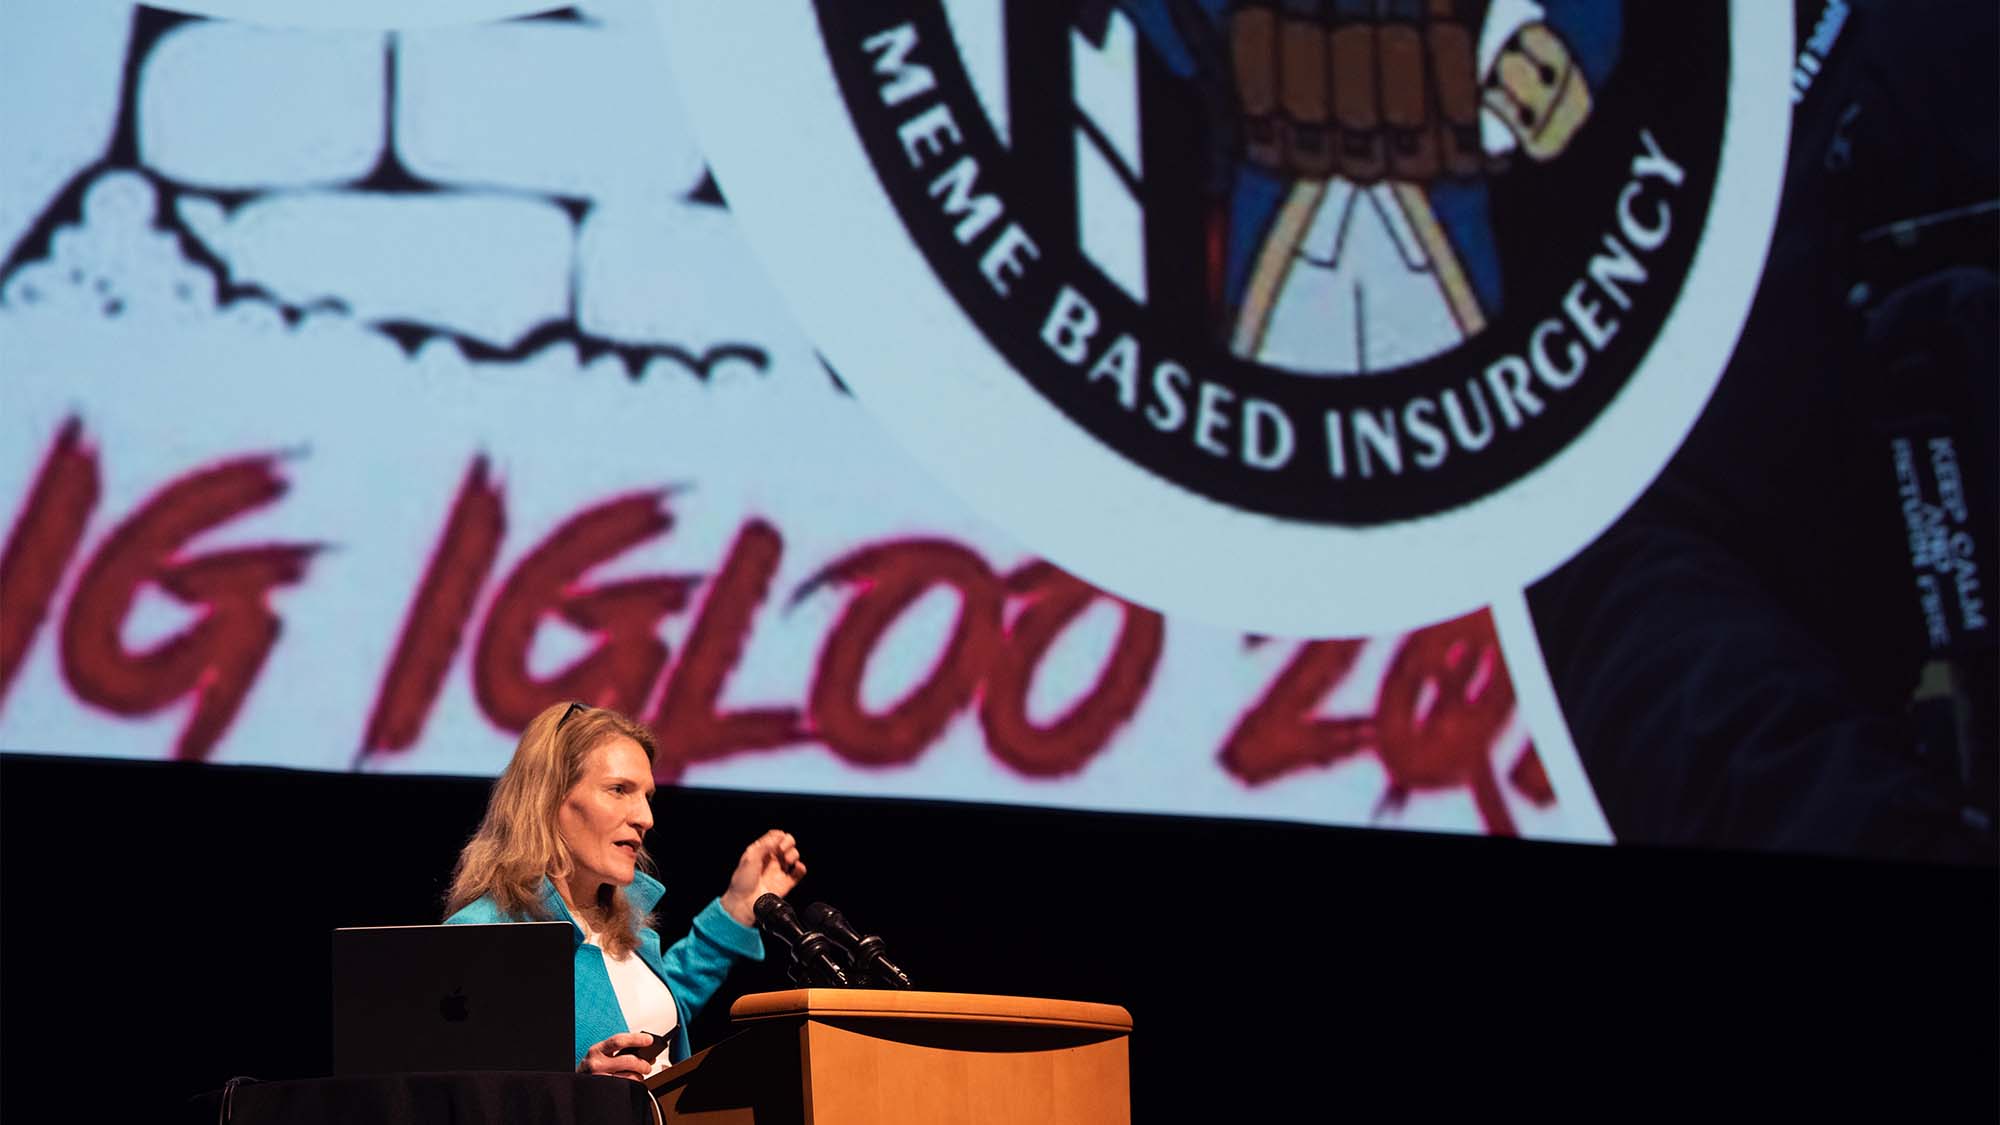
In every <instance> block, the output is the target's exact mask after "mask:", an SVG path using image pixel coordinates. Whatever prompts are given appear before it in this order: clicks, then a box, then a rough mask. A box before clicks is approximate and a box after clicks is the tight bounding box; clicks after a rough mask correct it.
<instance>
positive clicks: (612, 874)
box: [556, 736, 653, 887]
mask: <svg viewBox="0 0 2000 1125" xmlns="http://www.w3.org/2000/svg"><path fill="white" fill-rule="evenodd" d="M652 796H653V763H651V762H650V761H648V760H647V759H646V752H645V751H644V750H643V749H641V748H640V747H639V744H638V743H636V742H634V741H632V740H631V739H629V738H625V737H622V736H619V737H613V738H609V739H606V740H605V741H604V742H601V743H599V744H598V745H597V746H596V747H595V748H594V749H592V750H591V751H590V754H589V756H588V757H587V758H585V759H584V764H583V776H582V777H580V778H578V779H577V782H576V785H574V786H573V787H571V789H570V791H569V793H568V794H567V795H565V796H564V797H563V802H562V807H561V808H559V809H558V810H557V811H556V830H557V831H558V832H560V833H561V834H562V838H563V843H565V844H567V845H568V846H569V852H570V856H571V857H572V858H573V859H574V861H575V863H576V868H577V871H576V873H577V874H578V875H582V876H585V877H586V878H588V879H590V880H591V881H592V886H593V887H594V885H595V884H596V883H610V884H612V885H613V886H619V887H622V886H625V885H627V884H628V883H630V882H631V881H632V877H633V874H634V873H635V872H636V871H637V870H638V863H639V846H640V844H641V843H643V842H644V840H645V836H646V832H647V830H648V829H650V828H652V827H653V805H652Z"/></svg>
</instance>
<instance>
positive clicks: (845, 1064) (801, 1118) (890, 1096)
mask: <svg viewBox="0 0 2000 1125" xmlns="http://www.w3.org/2000/svg"><path fill="white" fill-rule="evenodd" d="M729 1015H730V1018H731V1019H732V1020H733V1021H734V1022H735V1023H736V1025H737V1026H738V1027H740V1028H741V1029H742V1030H740V1031H738V1032H737V1033H736V1034H734V1035H732V1036H730V1037H729V1038H728V1039H725V1040H723V1041H722V1042H720V1043H717V1044H716V1045H715V1046H713V1047H710V1048H708V1049H707V1050H704V1051H697V1052H695V1054H694V1055H692V1056H691V1057H689V1058H688V1059H687V1060H686V1061H685V1062H682V1063H680V1064H678V1065H676V1066H674V1067H672V1068H670V1069H668V1070H664V1071H661V1072H660V1073H659V1074H657V1075H655V1076H654V1077H653V1078H652V1079H650V1080H649V1081H648V1082H647V1083H646V1084H647V1085H648V1086H649V1087H651V1088H652V1090H653V1093H654V1095H655V1096H656V1097H657V1098H658V1099H659V1103H660V1109H661V1111H662V1113H663V1115H664V1116H665V1117H666V1119H667V1120H668V1121H682V1122H700V1123H702V1125H725V1123H727V1125H750V1123H752V1122H754V1123H755V1125H776V1123H799V1125H904V1123H908V1125H918V1123H922V1125H975V1123H977V1125H983V1123H986V1122H1022V1121H1026V1122H1033V1123H1034V1125H1071V1123H1076V1125H1086V1123H1087V1125H1110V1123H1123V1122H1129V1121H1130V1120H1131V1119H1132V1099H1131V1091H1130V1089H1129V1086H1128V1081H1129V1079H1128V1065H1127V1061H1126V1037H1127V1036H1128V1035H1129V1034H1130V1033H1131V1031H1132V1016H1131V1014H1130V1013H1128V1012H1126V1011H1125V1009H1123V1008H1120V1007H1118V1006H1116V1005H1112V1004H1084V1003H1078V1002H1075V1001H1070V1000H1036V999H1031V998H1028V997H1025V996H976V995H970V994H966V993H958V992H894V991H886V990H884V991H876V990H872V989H850V988H801V989H794V990H792V991H789V992H761V993H757V994H755V995H751V996H745V997H743V998H742V999H740V1000H738V1001H736V1003H735V1004H733V1005H731V1006H730V1009H729Z"/></svg>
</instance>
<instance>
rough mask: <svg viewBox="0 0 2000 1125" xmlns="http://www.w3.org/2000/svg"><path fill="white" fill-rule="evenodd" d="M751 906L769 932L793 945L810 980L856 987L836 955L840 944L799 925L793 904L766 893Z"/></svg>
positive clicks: (795, 957) (794, 955) (836, 986)
mask: <svg viewBox="0 0 2000 1125" xmlns="http://www.w3.org/2000/svg"><path fill="white" fill-rule="evenodd" d="M750 909H751V912H752V913H754V914H756V915H757V924H758V925H760V926H762V927H764V932H765V933H767V934H771V935H773V936H774V937H776V938H777V939H778V940H779V941H782V942H784V943H785V944H786V945H788V946H790V947H791V951H792V960H793V961H794V962H795V963H796V964H797V965H798V966H799V968H800V969H801V970H802V971H803V972H804V973H805V975H806V977H807V978H808V979H809V980H810V981H812V982H813V983H817V984H822V985H830V986H832V987H835V988H852V987H854V986H853V985H852V984H850V983H849V982H848V979H847V970H846V968H844V967H843V966H842V965H841V963H840V961H839V959H838V958H836V957H835V956H834V950H835V949H836V948H837V947H836V946H835V945H834V944H833V943H832V942H830V941H828V940H827V939H826V935H825V934H823V933H820V932H819V931H817V930H808V929H806V928H805V927H803V926H801V925H799V916H798V915H797V914H796V913H794V912H793V910H792V904H791V903H789V902H786V901H785V900H784V899H782V898H779V897H778V896H777V895H774V894H770V893H766V894H764V895H763V896H762V897H761V898H759V899H758V900H757V901H756V903H755V904H754V905H752V906H751V908H750Z"/></svg>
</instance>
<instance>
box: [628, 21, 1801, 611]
mask: <svg viewBox="0 0 2000 1125" xmlns="http://www.w3.org/2000/svg"><path fill="white" fill-rule="evenodd" d="M659 7H660V11H661V18H662V24H663V30H664V31H665V34H666V38H667V47H668V52H669V56H670V58H671V59H672V62H673V66H674V70H675V74H676V77H677V79H678V81H679V82H680V85H681V90H682V93H683V99H684V101H685V103H686V105H687V108H688V113H689V116H690V118H691V119H692V120H693V122H694V124H695V129H696V132H697V135H698V137H699V138H700V140H701V142H702V149H703V151H704V152H705V153H706V154H707V156H708V158H709V162H710V165H711V166H712V167H713V169H714V171H715V175H716V179H717V181H718V183H719V184H720V185H721V187H722V190H723V194H724V195H725V196H726V197H727V199H728V201H729V205H730V208H731V210H732V211H733V212H735V214H736V215H737V216H738V217H739V219H740V220H741V222H742V225H743V230H744V233H745V236H746V237H747V238H748V240H749V242H750V245H751V247H752V248H753V249H754V250H755V252H756V253H757V255H758V256H759V258H760V259H761V260H762V261H763V262H764V263H765V264H766V265H767V267H768V268H769V269H770V270H771V272H772V275H773V279H774V281H775V282H776V283H777V285H778V288H779V290H780V292H782V293H783V294H784V295H785V297H786V299H787V301H788V302H789V303H790V305H791V307H792V311H793V313H794V314H795V316H796V317H797V319H798V321H799V323H800V324H801V326H802V327H803V328H804V329H805V331H806V333H807V335H808V336H809V337H810V338H811V339H812V341H813V342H814V344H815V345H816V346H817V347H818V348H819V349H820V351H821V353H822V354H824V355H825V356H826V358H827V361H828V362H829V363H830V364H831V365H832V366H833V368H834V369H835V370H836V371H838V372H839V373H840V377H841V378H842V379H843V380H844V381H846V382H847V383H848V385H849V386H851V387H852V388H853V390H854V392H855V394H856V395H857V397H859V398H860V400H861V402H862V404H863V405H864V406H865V407H867V408H868V410H869V411H870V412H871V413H872V414H874V416H875V417H877V418H879V419H880V420H881V421H882V422H883V423H884V425H886V426H887V427H888V429H889V431H890V432H891V433H892V434H894V435H895V436H896V438H897V439H898V440H900V441H901V442H902V443H903V444H904V445H906V446H907V447H908V448H909V449H911V450H912V451H913V452H914V453H915V454H916V456H917V459H918V460H919V461H920V462H921V463H922V464H923V465H924V466H925V467H927V468H928V469H930V470H931V471H932V472H933V473H935V474H936V475H937V476H938V477H939V478H940V479H941V480H943V481H944V482H945V484H946V485H947V486H948V487H950V488H951V489H952V490H953V491H955V492H957V493H958V494H959V495H960V496H961V497H962V498H964V499H965V500H966V502H967V503H968V504H970V505H971V506H972V508H973V509H974V510H975V511H978V512H979V513H981V514H982V515H984V516H986V517H987V518H990V519H992V520H993V521H994V522H995V523H996V524H998V525H999V526H1000V527H1002V528H1003V529H1005V530H1007V531H1009V532H1011V533H1013V534H1014V535H1017V536H1019V537H1020V538H1021V539H1022V540H1023V541H1024V542H1025V544H1026V545H1027V546H1028V547H1029V548H1030V549H1032V550H1034V551H1036V552H1038V553H1039V554H1041V555H1043V556H1044V557H1046V558H1048V559H1049V560H1050V561H1052V562H1055V563H1057V564H1058V565H1060V566H1062V567H1064V568H1066V569H1068V570H1069V571H1071V572H1072V573H1074V574H1076V575H1078V576H1079V577H1081V578H1083V579H1085V580H1087V581H1089V582H1092V583H1094V584H1096V585H1098V586H1100V587H1102V588H1104V589H1106V590H1110V591H1112V592H1114V593H1116V594H1118V595H1120V596H1122V597H1125V598H1128V599H1130V600H1132V601H1134V602H1137V603H1140V604H1142V605H1146V606H1150V607H1153V608H1156V609H1161V610H1165V611H1170V612H1173V613H1181V614H1186V615H1188V616H1190V617H1194V618H1199V619H1203V620H1207V621H1210V622H1214V623H1217V624H1221V625H1225V626H1228V627H1233V628H1239V629H1244V630H1249V631H1252V632H1258V633H1267V634H1273V635H1281V636H1335V635H1345V636H1353V635H1362V634H1372V633H1381V632H1389V631H1393V630H1398V629H1406V628H1411V627H1414V626H1417V625H1422V624H1427V623H1430V622H1434V621H1440V620H1444V619H1447V618H1450V617H1455V616H1458V615H1460V614H1463V613H1467V612H1470V611H1472V610H1474V609H1478V608H1480V607H1482V606H1485V605H1488V604H1491V603H1492V602H1494V601H1495V600H1496V599H1498V598H1501V597H1506V596H1510V595H1512V594H1513V593H1514V592H1516V591H1519V590H1521V589H1523V588H1524V587H1526V586H1527V585H1529V584H1530V583H1532V582H1534V581H1535V580H1536V579H1538V578H1540V577H1541V576H1542V575H1544V574H1546V573H1548V572H1549V571H1550V570H1553V569H1554V568H1555V567H1557V566H1559V565H1560V564H1561V563H1562V562H1563V561H1564V560H1566V559H1568V558H1569V557H1570V556H1571V555H1573V554H1574V553H1575V552H1576V551H1577V550H1579V549H1581V548H1582V547H1583V546H1584V545H1586V544H1588V543H1589V542H1590V541H1591V540H1592V539H1594V538H1596V537H1597V536H1598V535H1599V534H1601V533H1602V532H1603V531H1604V529H1605V528H1606V527H1608V526H1610V524H1611V523H1612V521H1614V520H1616V519H1617V518H1618V516H1619V515H1620V514H1622V513H1623V512H1624V511H1625V509H1626V508H1627V507H1628V506H1629V505H1630V504H1631V503H1632V501H1633V500H1635V499H1637V497H1638V496H1639V495H1640V493H1641V492H1643V491H1644V490H1645V488H1646V487H1647V485H1649V484H1650V483H1651V482H1652V480H1653V478H1654V477H1655V476H1657V475H1658V473H1659V471H1660V470H1661V469H1662V468H1663V467H1665V465H1666V463H1667V461H1668V459H1669V458H1670V457H1671V456H1672V455H1673V453H1674V451H1675V450H1676V449H1678V448H1679V447H1680V444H1681V441H1682V439H1683V438H1684V437H1685V436H1686V435H1687V432H1688V430H1689V429H1690V428H1691V427H1692V426H1693V424H1694V421H1695V419H1696V418H1697V417H1699V416H1700V414H1701V411H1702V408H1703V407H1704V406H1705V405H1706V404H1707V401H1708V398H1709V395H1710V394H1711V393H1712V392H1713V390H1714V389H1715V385H1716V383H1717V381H1718V380H1719V379H1720V378H1721V374H1722V370H1723V367H1724V366H1725V365H1726V363H1727V361H1728V359H1729V356H1730V353H1731V352H1732V351H1733V350H1734V348H1735V344H1736V340H1737V337H1738V336H1739V334H1740V333H1741V332H1742V328H1743V323H1744V320H1745V319H1746V318H1747V316H1748V315H1749V310H1750V302H1751V298H1752V297H1753V296H1754V294H1755V292H1756V288H1757V283H1758V280H1759V278H1760V277H1761V275H1762V273H1763V266H1764V259H1765V255H1766V253H1767V252H1768V250H1769V247H1770V242H1771V234H1772V229H1773V227H1774V226H1775V224H1776V222H1777V212H1778V198H1779V191H1780V188H1781V187H1782V186H1783V181H1784V164H1785V154H1786V152H1787V149H1788V143H1789V137H1790V130H1791V114H1790V108H1791V105H1790V100H1789V87H1788V86H1787V84H1786V83H1787V76H1788V70H1787V68H1785V67H1784V66H1781V65H1778V64H1779V62H1780V61H1781V60H1786V59H1789V58H1790V57H1791V50H1792V25H1791V19H1792V13H1791V10H1790V8H1789V7H1788V6H1786V5H1782V4H1771V3H1767V2H1765V0H1731V3H1730V80H1729V92H1728V93H1729V97H1728V116H1727V124H1726V126H1725V129H1724V135H1723V142H1722V151H1721V158H1720V164H1719V166H1718V168H1717V172H1716V181H1715V186H1714V191H1713V195H1712V197H1711V200H1710V205H1709V212H1708V215H1707V219H1706V224H1705V227H1704V232H1703V236H1702V240H1701V242H1700V244H1699V245H1698V247H1697V248H1696V250H1695V254H1694V260H1693V263H1692V265H1691V266H1690V267H1689V270H1688V274H1687V278H1686V281H1685V283H1684V284H1683V286H1682V288H1681V292H1680V295H1679V297H1678V298H1677V299H1676V301H1675V304H1674V307H1673V309H1672V311H1671V312H1670V313H1669V314H1668V315H1667V318H1666V321H1665V323H1664V324H1663V325H1662V327H1661V329H1660V332H1659V335H1658V337H1657V338H1656V339H1655V341H1654V343H1653V346H1652V348H1651V350H1650V351H1649V352H1648V353H1647V355H1646V357H1645V359H1644V360H1643V361H1641V363H1640V364H1639V367H1638V369H1637V370H1636V371H1634V372H1633V374H1632V376H1631V378H1630V380H1629V381H1628V382H1627V383H1626V385H1625V386H1624V388H1623V389H1621V390H1620V391H1619V393H1618V395H1617V396H1616V397H1615V398H1614V399H1613V400H1612V401H1611V403H1610V404H1609V405H1607V406H1606V407H1605V408H1604V410H1603V411H1602V412H1601V413H1600V414H1599V415H1598V417H1597V418H1595V419H1594V420H1593V421H1592V422H1591V423H1590V424H1589V425H1588V426H1586V427H1585V428H1584V430H1583V432H1582V433H1581V434H1579V435H1578V436H1577V437H1576V438H1575V439H1574V440H1573V441H1571V442H1570V443H1569V445H1568V446H1566V447H1565V448H1563V449H1562V450H1561V451H1559V452H1558V453H1556V454H1555V455H1554V456H1552V457H1551V458H1549V459H1548V460H1547V461H1546V462H1544V463H1543V464H1542V465H1540V466H1539V467H1537V468H1536V469H1534V470H1533V471H1531V472H1529V473H1527V474H1526V475H1524V476H1523V477H1521V478H1520V479H1518V480H1516V481H1514V482H1513V483H1511V484H1509V485H1507V486H1506V487H1504V488H1501V489H1499V490H1497V491H1495V492H1493V493H1492V494H1490V495H1488V496H1485V497H1482V498H1480V499H1477V500H1474V501H1472V502H1470V503H1467V504H1465V505H1462V506H1460V507H1458V508H1455V509H1453V510H1451V511H1448V512H1445V513H1442V514H1438V515H1434V516H1428V517H1423V518H1419V519H1413V520H1408V521H1403V522H1400V523H1394V524H1388V525H1382V526H1375V527H1362V528H1341V527H1328V526H1324V525H1314V524H1306V523H1301V522H1290V521H1286V520H1283V519H1280V518H1277V517H1273V516H1267V515H1263V514H1261V513H1252V512H1245V511H1241V510H1238V509H1235V508H1232V507H1229V506H1228V505H1226V504H1222V503H1219V502H1217V501H1214V500H1210V499H1207V498H1205V497H1202V496H1199V495H1197V494H1195V493H1192V492H1189V491H1186V490H1184V489H1182V488H1179V487H1177V486H1175V485H1173V484H1171V483H1168V482H1167V481H1165V480H1163V479H1161V478H1160V477H1158V476H1155V475H1154V474H1153V473H1151V472H1150V471H1148V470H1146V469H1145V468H1142V467H1141V466H1139V465H1137V464H1135V463H1133V462H1131V461H1128V460H1127V459H1126V458H1125V457H1124V456H1123V455H1121V454H1119V453H1118V452H1116V451H1115V450H1113V449H1111V448H1110V447H1109V446H1107V445H1105V444H1104V443H1102V442H1100V441H1099V440H1098V439H1097V438H1095V437H1093V436H1091V435H1090V434H1089V433H1088V432H1086V431H1084V430H1083V429H1082V428H1080V427H1079V426H1077V425H1076V424H1075V423H1074V422H1072V421H1070V420H1069V418H1067V417H1066V416H1064V415H1063V414H1062V413H1061V412H1060V411H1059V410H1057V409H1056V407H1055V406H1053V405H1051V404H1050V403H1049V402H1048V401H1047V400H1046V399H1044V398H1043V397H1042V396H1041V395H1040V394H1039V393H1038V392H1037V391H1036V390H1035V389H1034V388H1033V387H1032V386H1030V385H1029V384H1028V382H1027V381H1026V380H1025V379H1023V378H1022V377H1021V376H1020V375H1018V374H1016V373H1015V371H1014V369H1013V367H1012V365H1011V364H1009V363H1008V362H1007V360H1006V359H1005V357H1003V356H1002V355H1001V354H1000V353H998V352H997V351H995V350H994V348H993V347H992V345H991V344H989V343H988V342H987V340H986V337H985V336H984V334H983V333H982V332H981V331H980V329H979V327H978V326H977V325H976V324H974V323H973V322H972V320H971V319H970V318H969V317H968V316H967V315H966V314H965V312H964V311H963V310H962V309H960V307H959V306H958V304H957V302H956V301H955V300H954V299H953V298H952V296H951V294H950V292H949V291H947V290H946V288H945V287H944V285H943V284H942V283H941V282H940V281H939V280H938V278H937V275H936V273H935V272H934V271H933V270H932V268H931V265H930V263H929V262H928V261H927V260H926V259H925V258H924V255H923V253H922V252H921V251H920V250H919V249H918V247H917V245H916V243H915V242H914V241H913V239H912V238H911V236H910V233H909V231H908V228H907V227H906V226H905V224H904V221H903V218H902V216H901V215H900V214H898V213H897V210H896V207H895V205H894V204H893V202H892V201H891V200H890V197H889V195H888V193H887V191H886V190H885V189H884V188H883V186H882V184H881V181H880V180H879V178H878V177H877V173H876V171H875V169H874V167H873V166H872V165H871V164H870V162H869V159H868V155H867V152H866V150H865V149H864V147H863V145H862V142H861V139H860V137H859V136H858V135H857V133H856V129H855V125H854V123H853V121H852V120H851V118H850V117H849V115H848V112H847V102H846V99H845V98H844V97H843V96H842V94H841V91H840V88H839V86H838V84H837V82H836V81H835V78H834V74H833V70H832V66H831V63H830V61H829V60H828V57H827V53H826V49H825V47H824V45H823V44H822V42H821V39H820V24H819V19H818V17H817V15H816V13H815V12H814V10H813V7H812V5H811V4H810V3H808V2H807V0H790V2H785V3H779V2H775V0H773V2H763V3H757V4H684V3H669V2H666V0H662V2H661V3H660V5H659ZM931 49H932V50H934V51H935V50H937V49H938V45H935V44H933V45H931ZM829 468H830V471H836V472H837V471H838V468H837V467H829Z"/></svg>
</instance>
